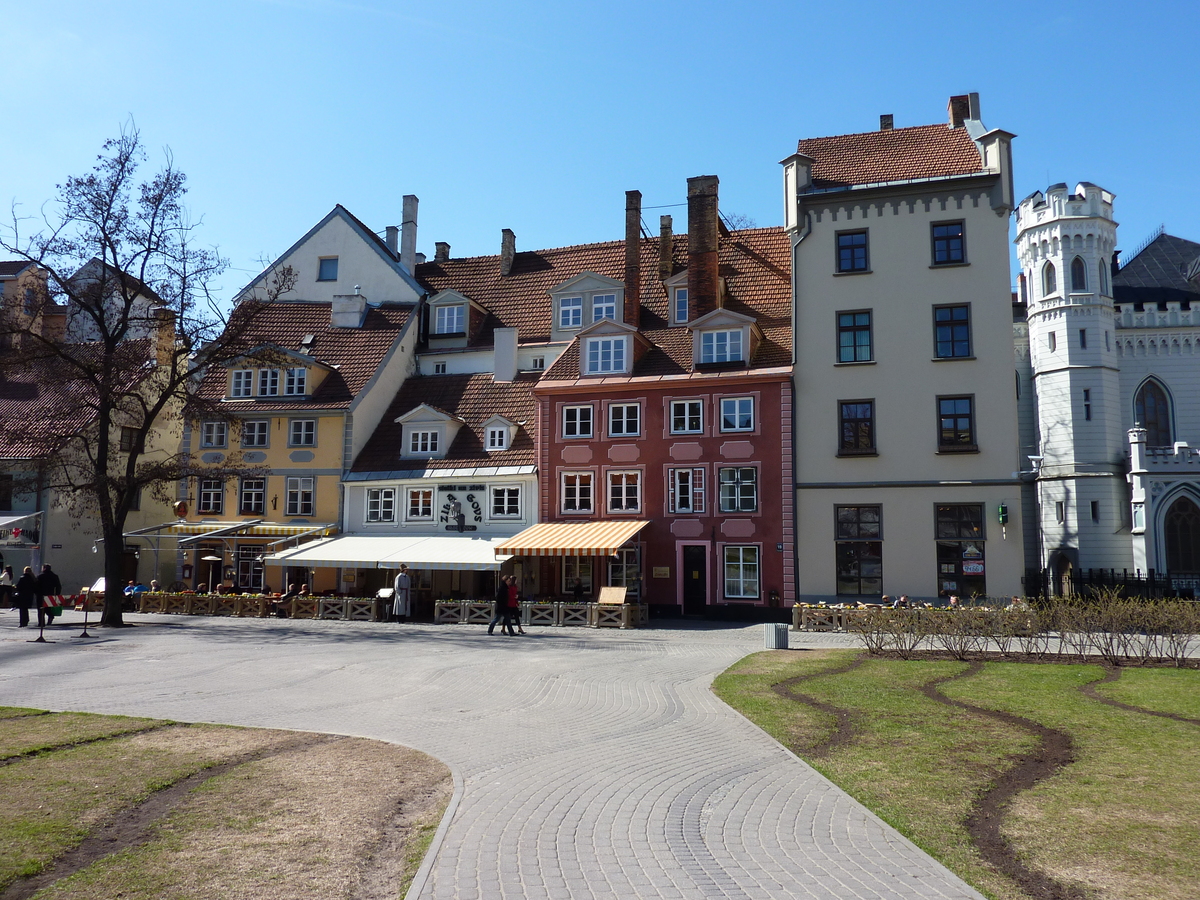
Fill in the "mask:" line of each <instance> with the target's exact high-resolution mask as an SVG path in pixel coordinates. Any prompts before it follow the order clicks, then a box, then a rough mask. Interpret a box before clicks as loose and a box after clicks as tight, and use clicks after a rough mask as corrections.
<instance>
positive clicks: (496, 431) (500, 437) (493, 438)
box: [487, 425, 508, 450]
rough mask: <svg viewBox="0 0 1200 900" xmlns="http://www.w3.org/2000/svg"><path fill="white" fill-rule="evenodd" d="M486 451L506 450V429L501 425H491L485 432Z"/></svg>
mask: <svg viewBox="0 0 1200 900" xmlns="http://www.w3.org/2000/svg"><path fill="white" fill-rule="evenodd" d="M487 449H488V450H507V449H508V429H507V428H506V427H504V426H503V425H491V426H489V427H488V430H487Z"/></svg>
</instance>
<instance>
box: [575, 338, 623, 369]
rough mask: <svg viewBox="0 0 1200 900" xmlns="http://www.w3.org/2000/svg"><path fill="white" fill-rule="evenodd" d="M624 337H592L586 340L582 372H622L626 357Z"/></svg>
mask: <svg viewBox="0 0 1200 900" xmlns="http://www.w3.org/2000/svg"><path fill="white" fill-rule="evenodd" d="M626 345H627V340H626V338H624V337H594V338H588V339H587V341H586V348H585V349H586V355H585V358H584V360H585V361H584V372H585V373H586V374H588V375H607V374H610V373H618V372H620V373H623V372H624V371H625V361H626V359H627V358H628V355H629V354H628V352H627V346H626Z"/></svg>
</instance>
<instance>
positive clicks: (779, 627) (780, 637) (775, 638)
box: [763, 622, 788, 650]
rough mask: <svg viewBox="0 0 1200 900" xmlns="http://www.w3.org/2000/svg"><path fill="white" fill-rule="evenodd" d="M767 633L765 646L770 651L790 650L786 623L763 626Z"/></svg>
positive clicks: (771, 623)
mask: <svg viewBox="0 0 1200 900" xmlns="http://www.w3.org/2000/svg"><path fill="white" fill-rule="evenodd" d="M763 629H764V631H765V635H764V637H765V646H766V649H768V650H786V649H787V648H788V626H787V623H785V622H767V623H766V624H765V625H763Z"/></svg>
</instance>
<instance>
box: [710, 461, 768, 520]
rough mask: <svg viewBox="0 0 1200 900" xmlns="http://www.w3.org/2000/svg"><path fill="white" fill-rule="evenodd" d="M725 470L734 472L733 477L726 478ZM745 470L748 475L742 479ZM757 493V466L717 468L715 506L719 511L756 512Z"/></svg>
mask: <svg viewBox="0 0 1200 900" xmlns="http://www.w3.org/2000/svg"><path fill="white" fill-rule="evenodd" d="M726 472H732V473H734V474H733V477H732V478H730V479H729V480H726V476H725V473H726ZM747 472H749V473H750V477H749V479H747V480H743V479H744V478H745V473H747ZM727 487H728V490H726V488H727ZM758 493H759V492H758V467H757V466H721V467H720V468H719V469H717V508H718V509H719V510H720V511H721V512H723V513H752V512H758ZM747 504H750V505H749V506H747Z"/></svg>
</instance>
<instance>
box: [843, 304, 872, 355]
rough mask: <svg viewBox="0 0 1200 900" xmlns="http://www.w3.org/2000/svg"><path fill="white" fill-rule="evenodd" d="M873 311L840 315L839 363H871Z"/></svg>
mask: <svg viewBox="0 0 1200 900" xmlns="http://www.w3.org/2000/svg"><path fill="white" fill-rule="evenodd" d="M872 349H873V348H872V347H871V311H870V310H863V311H860V312H844V313H838V362H844V363H847V362H870V361H871V360H873V359H874V358H875V357H874V355H873V353H872Z"/></svg>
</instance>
